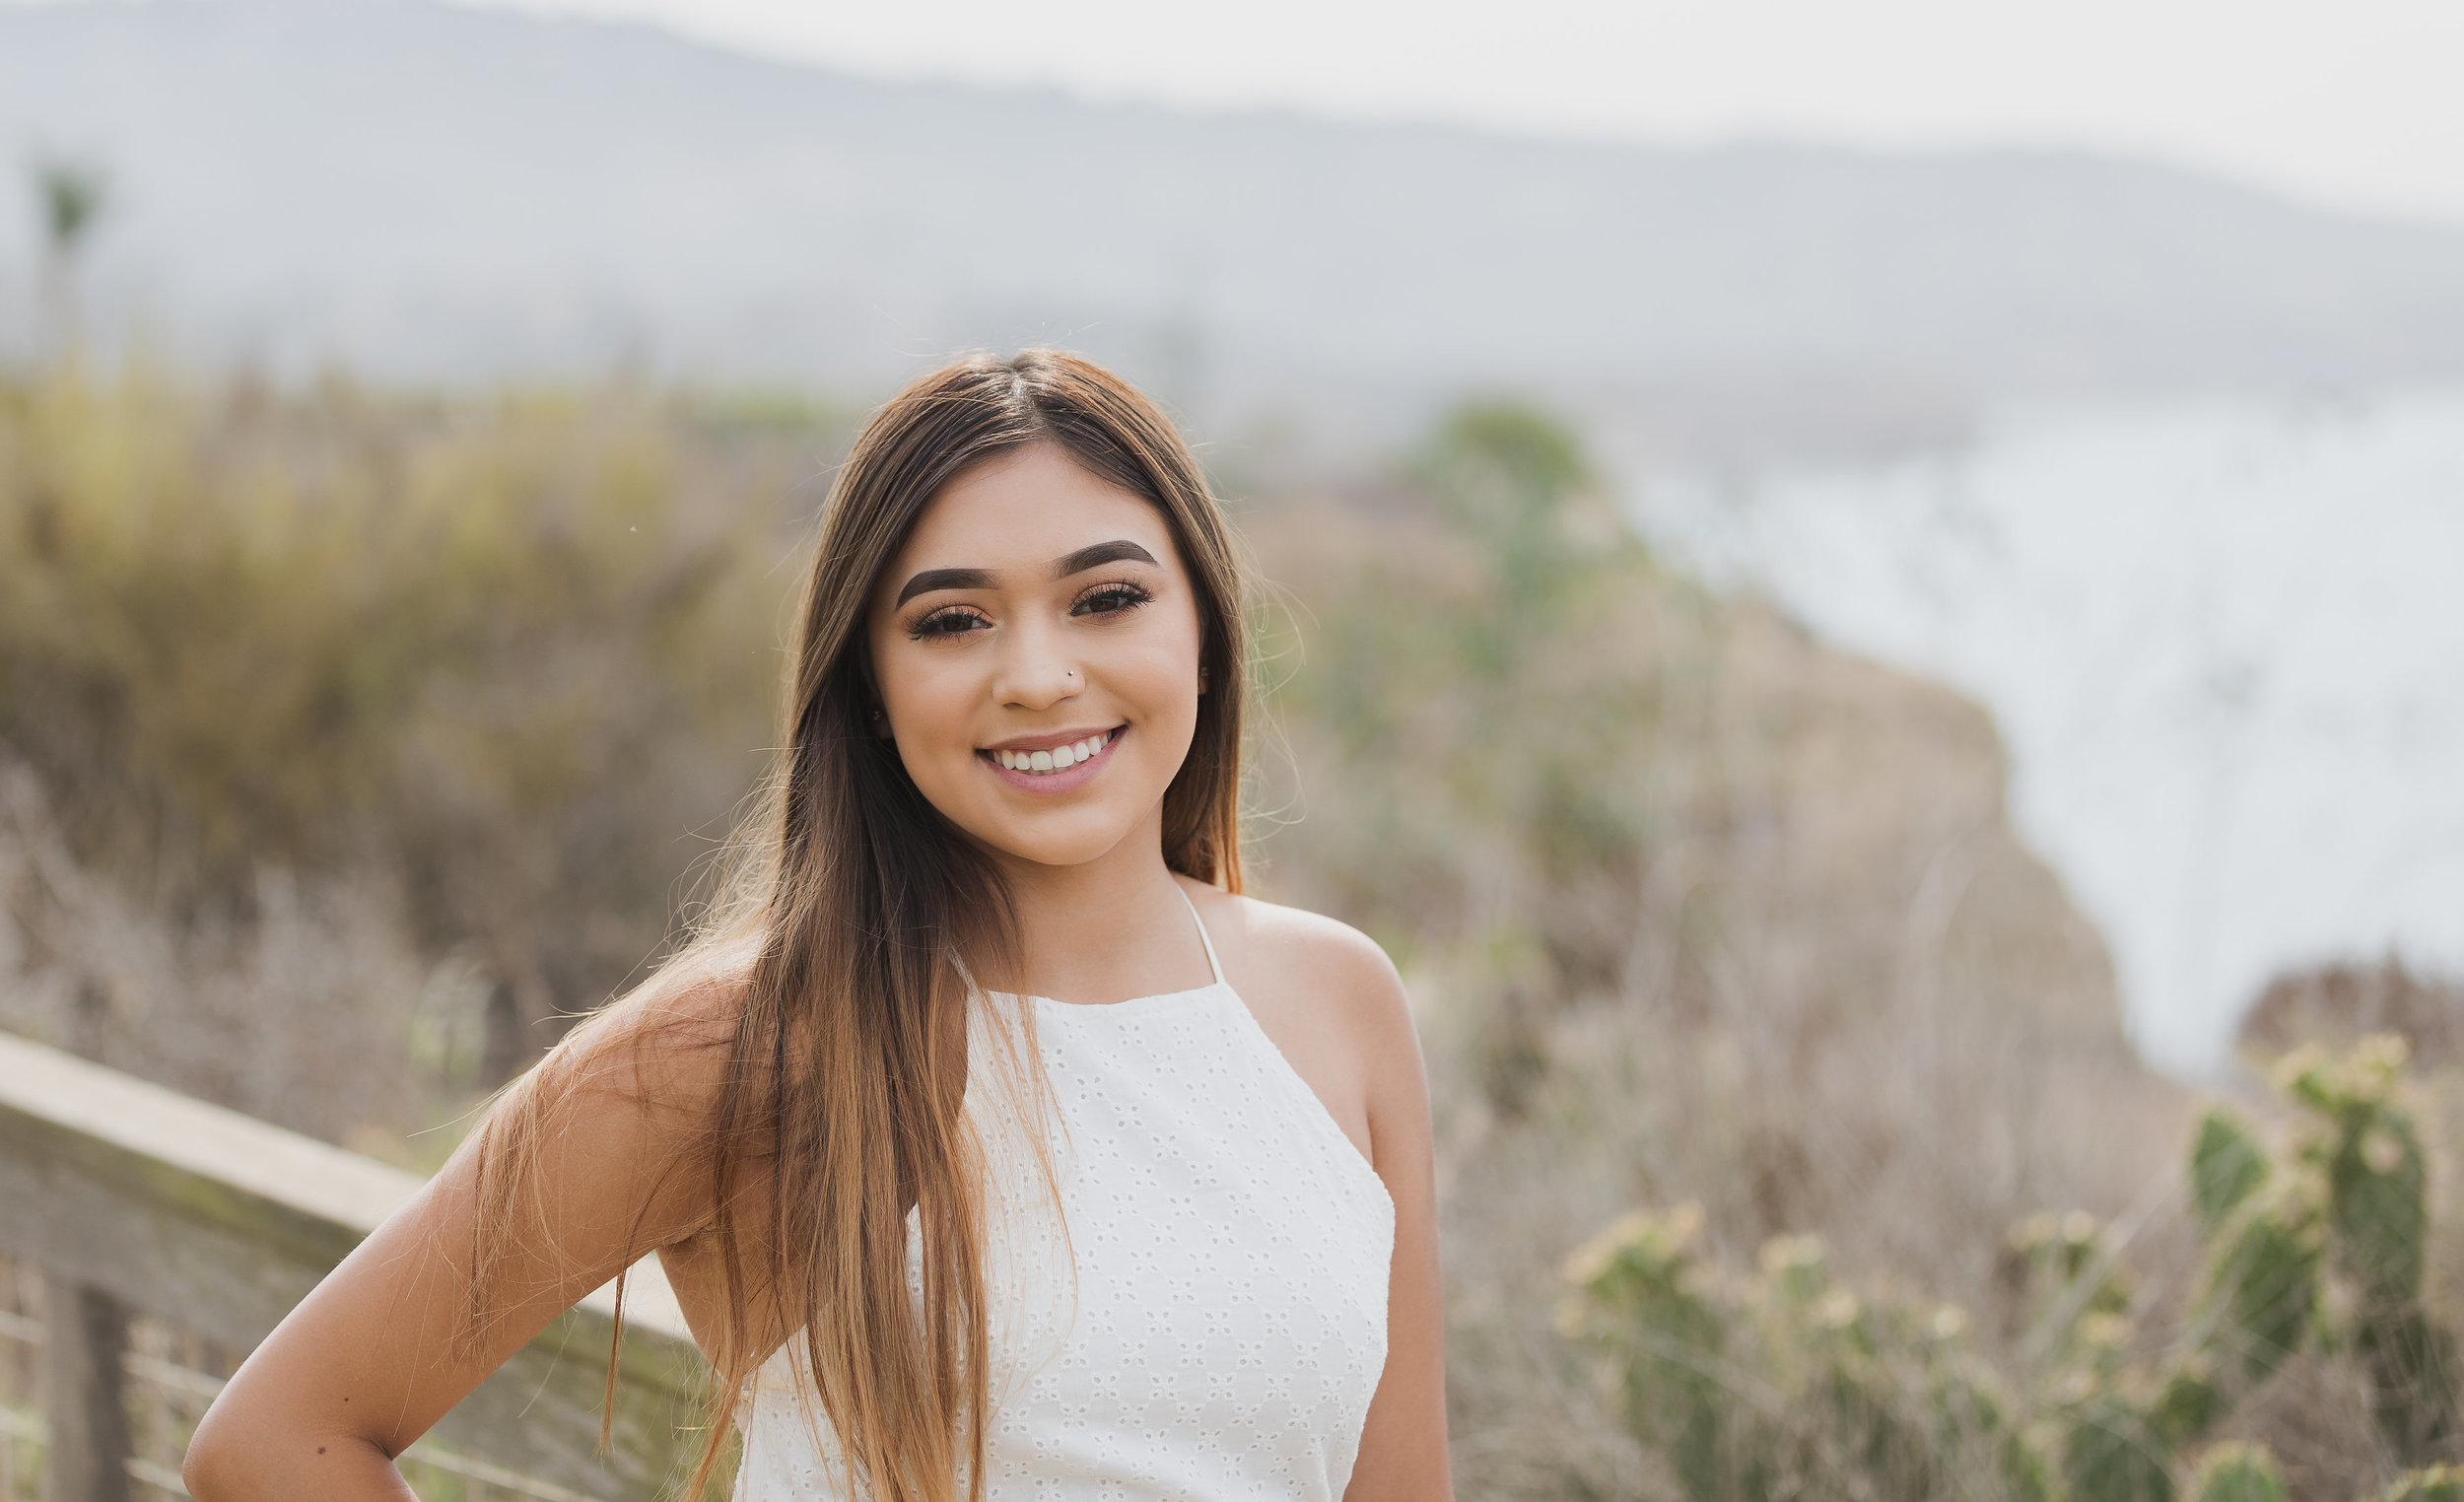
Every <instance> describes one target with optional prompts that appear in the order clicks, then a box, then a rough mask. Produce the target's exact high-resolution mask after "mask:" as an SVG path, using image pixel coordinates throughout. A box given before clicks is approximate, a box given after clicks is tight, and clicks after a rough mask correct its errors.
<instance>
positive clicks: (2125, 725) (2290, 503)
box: [1633, 392, 2464, 1074]
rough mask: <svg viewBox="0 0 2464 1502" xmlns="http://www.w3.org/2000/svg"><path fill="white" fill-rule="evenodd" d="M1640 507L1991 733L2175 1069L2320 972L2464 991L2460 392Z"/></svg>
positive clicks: (1718, 575) (1673, 542) (2040, 442)
mask: <svg viewBox="0 0 2464 1502" xmlns="http://www.w3.org/2000/svg"><path fill="white" fill-rule="evenodd" d="M1633 510H1634V514H1635V516H1636V518H1637V520H1638V522H1639V524H1640V525H1641V526H1642V527H1643V529H1644V531H1645V532H1646V533H1647V534H1648V535H1650V536H1651V537H1652V538H1653V539H1654V540H1655V541H1656V542H1657V543H1658V544H1659V545H1660V546H1661V547H1662V548H1663V550H1664V551H1665V552H1666V553H1667V554H1668V555H1670V556H1672V557H1673V558H1675V559H1677V560H1678V561H1681V562H1686V563H1689V564H1691V565H1692V566H1693V567H1694V568H1696V569H1698V570H1700V571H1701V572H1703V573H1704V574H1706V575H1708V576H1709V577H1711V578H1713V579H1714V580H1720V581H1724V582H1727V583H1731V584H1737V585H1745V586H1748V587H1758V588H1760V589H1763V590H1765V591H1767V592H1768V593H1769V595H1770V596H1771V597H1772V598H1773V599H1774V600H1776V601H1777V602H1778V603H1780V604H1781V605H1783V606H1784V607H1785V608H1787V609H1788V610H1789V611H1790V612H1791V613H1793V614H1795V615H1797V616H1798V617H1799V618H1801V619H1803V620H1804V621H1806V622H1807V623H1808V624H1809V625H1810V626H1811V627H1813V628H1814V630H1815V631H1816V632H1817V633H1819V634H1821V635H1822V636H1824V637H1826V638H1828V639H1829V640H1831V641H1833V642H1836V643H1838V644H1840V645H1842V646H1844V647H1847V648H1849V649H1854V650H1858V651H1862V652H1866V653H1869V654H1871V655H1874V656H1876V657H1879V658H1882V659H1884V660H1887V661H1891V662H1895V663H1899V664H1902V665H1905V666H1907V667H1910V668H1913V669H1916V670H1919V671H1922V672H1926V673H1929V674H1932V675H1935V676H1937V677H1940V678H1942V679H1944V680H1946V681H1948V682H1950V683H1951V684H1953V685H1955V686H1957V687H1958V688H1960V689H1962V690H1964V691H1966V692H1967V693H1969V694H1972V695H1974V696H1975V697H1976V698H1977V699H1978V700H1980V701H1981V702H1983V703H1984V704H1985V705H1986V706H1987V707H1988V708H1989V709H1990V710H1991V711H1992V713H1993V715H1994V717H1995V718H1996V719H1997V721H1998V722H1999V723H2000V725H2001V728H2002V732H2003V735H2004V736H2005V738H2006V739H2007V741H2008V743H2009V745H2010V748H2011V753H2012V761H2013V786H2012V803H2013V812H2014V816H2015V817H2016V819H2017V820H2018V822H2019V828H2020V830H2021V832H2022V834H2023V835H2024V836H2025V837H2026V838H2027V839H2028V840H2029V842H2030V843H2031V844H2032V845H2033V846H2034V848H2035V849H2036V850H2037V851H2039V852H2040V853H2042V854H2043V855H2044V856H2045V857H2046V858H2047V859H2048V860H2049V861H2051V863H2052V864H2053V865H2054V867H2055V868H2056V869H2057V870H2058V871H2060V873H2061V874H2062V876H2063V878H2064V879H2065V881H2066V882H2067V883H2068V885H2069V887H2070V889H2071V892H2072V894H2073V897H2074V899H2075V900H2076V901H2077V902H2078V903H2079V905H2080V906H2081V908H2082V909H2083V910H2084V911H2085V912H2087V914H2088V916H2089V917H2090V918H2091V919H2093V920H2094V921H2095V922H2097V923H2098V924H2099V926H2100V927H2101V928H2102V929H2103V931H2104V933H2105V936H2106V938H2107V939H2108V941H2109V942H2110V944H2111V946H2112V949H2113V955H2114V960H2115V963H2116V965H2117V966H2118V968H2119V972H2120V980H2121V985H2122V991H2123V1001H2124V1005H2125V1007H2126V1009H2127V1011H2128V1013H2129V1016H2130V1020H2131V1026H2132V1031H2133V1035H2134V1036H2135V1037H2136V1038H2137V1040H2138V1041H2139V1044H2140V1046H2141V1048H2142V1050H2143V1051H2144V1052H2145V1053H2146V1054H2147V1055H2148V1056H2149V1058H2151V1059H2153V1060H2154V1061H2156V1062H2157V1063H2158V1064H2160V1065H2163V1066H2166V1067H2168V1068H2172V1069H2175V1070H2177V1071H2181V1072H2184V1073H2194V1074H2195V1073H2198V1072H2202V1071H2204V1070H2206V1069H2209V1068H2211V1067H2213V1066H2214V1065H2215V1064H2216V1063H2217V1062H2218V1061H2219V1060H2221V1059H2222V1058H2224V1053H2225V1050H2226V1048H2227V1046H2228V1043H2229V1039H2230V1034H2231V1028H2232V1025H2233V1023H2234V1021H2235V1019H2236V1018H2237V1016H2238V1014H2239V1012H2240V1010H2241V1009H2242V1008H2243V1007H2244V1006H2246V1005H2247V1004H2248V1002H2249V1001H2250V999H2251V998H2252V997H2253V996H2254V994H2255V993H2256V991H2257V990H2258V988H2259V987H2261V986H2262V985H2264V984H2265V982H2266V980H2267V979H2268V977H2269V976H2271V975H2272V974H2274V973H2276V972H2277V971H2279V970H2281V969H2283V968H2284V967H2287V966H2290V965H2295V964H2300V963H2305V962H2310V961H2315V960H2319V959H2323V958H2328V957H2335V956H2360V957H2374V956H2377V955H2381V954H2384V953H2386V952H2388V951H2390V950H2394V951H2398V952H2401V953H2402V954H2403V955H2405V956H2406V957H2407V958H2408V959H2410V960H2413V961H2415V962H2416V963H2421V964H2427V965H2430V966H2434V967H2439V968H2464V392H2438V393H2428V394H2412V395H2404V396H2390V397H2384V398H2379V399H2374V400H2370V401H2366V402H2338V403H2319V402H2306V403H2295V402H2284V401H2278V402H2261V401H2233V402H2224V401H2210V402H2202V403H2176V404H2167V405H2138V406H2127V407H2100V408H2070V409H2061V410H2048V409H2039V410H2032V411H2014V412H2010V413H2006V414H2004V415H2002V416H2000V417H1998V418H1996V419H1994V420H1992V421H1991V422H1989V423H1988V424H1986V425H1985V428H1984V430H1983V432H1982V433H1981V435H1980V437H1979V438H1978V440H1977V442H1975V443H1974V444H1971V445H1969V446H1968V447H1966V448H1964V449H1962V450H1960V451H1957V452H1951V453H1941V454H1935V455H1930V456H1926V457H1923V458H1919V459H1915V460H1910V461H1905V462H1902V463H1898V464H1896V465H1893V466H1891V467H1888V468H1883V469H1867V470H1862V471H1847V470H1832V471H1799V472H1777V473H1765V474H1761V475H1759V476H1756V477H1754V478H1752V479H1750V480H1738V479H1735V478H1731V479H1727V480H1713V479H1707V478H1703V477H1688V478H1664V479H1660V480H1656V481H1653V482H1651V483H1648V484H1646V485H1644V486H1642V487H1640V488H1639V490H1638V493H1637V494H1636V496H1635V498H1634V501H1633Z"/></svg>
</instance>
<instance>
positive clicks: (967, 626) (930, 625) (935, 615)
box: [908, 610, 992, 641]
mask: <svg viewBox="0 0 2464 1502" xmlns="http://www.w3.org/2000/svg"><path fill="white" fill-rule="evenodd" d="M991 625H992V622H991V621H989V620H986V619H985V618H984V617H983V616H981V615H979V614H977V613H976V612H975V611H972V610H936V611H934V612H932V614H930V615H928V616H925V617H924V619H923V620H921V621H918V622H917V623H916V624H915V625H913V626H911V627H909V628H908V635H910V636H913V637H915V638H916V639H917V640H919V641H922V640H924V638H927V637H956V636H964V635H966V634H967V633H968V632H971V631H982V630H984V629H985V628H986V627H989V626H991Z"/></svg>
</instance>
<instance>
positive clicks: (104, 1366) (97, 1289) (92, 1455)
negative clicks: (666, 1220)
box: [0, 1033, 704, 1502]
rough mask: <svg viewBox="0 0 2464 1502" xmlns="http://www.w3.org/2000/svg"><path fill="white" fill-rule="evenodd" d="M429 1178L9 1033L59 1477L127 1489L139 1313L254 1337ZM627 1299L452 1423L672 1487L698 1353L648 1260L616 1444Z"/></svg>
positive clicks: (636, 1286)
mask: <svg viewBox="0 0 2464 1502" xmlns="http://www.w3.org/2000/svg"><path fill="white" fill-rule="evenodd" d="M420 1183H421V1181H420V1179H419V1178H418V1177H417V1176H416V1175H412V1174H407V1173H404V1172H402V1171H401V1170H400V1169H396V1168H392V1167H388V1166H387V1165H385V1164H382V1163H377V1162H376V1161H374V1160H372V1159H369V1158H364V1157H361V1156H360V1155H359V1154H357V1153H352V1152H346V1151H344V1150H343V1149H341V1148H338V1147H333V1146H330V1145H328V1144H326V1143H323V1142H319V1141H316V1140H314V1139H313V1138H309V1137H305V1136H302V1135H300V1134H299V1133H298V1132H294V1131H286V1130H284V1129H283V1128H282V1127H279V1126H272V1125H269V1124H268V1123H265V1122H260V1121H257V1120H255V1119H254V1118H251V1117H247V1116H242V1115H240V1113H239V1112H236V1111H227V1110H225V1109H223V1108H222V1107H220V1106H213V1105H208V1104H207V1103H205V1102H203V1101H199V1100H193V1099H191V1098H189V1097H187V1096H184V1095H181V1094H179V1093H177V1092H176V1091H172V1090H167V1089H164V1088H163V1087H162V1086H160V1085H154V1084H149V1083H147V1082H146V1081H144V1080H141V1079H136V1078H134V1077H132V1076H130V1075H126V1074H122V1073H120V1072H118V1071H117V1070H114V1069H106V1068H104V1067H103V1066H101V1065H99V1064H94V1063H90V1062H88V1061H86V1060H85V1059H82V1058H76V1057H74V1056H72V1055H68V1054H63V1053H61V1052H60V1051H58V1050H56V1049H50V1048H45V1047H43V1046H42V1045H40V1044H35V1043H30V1042H28V1041H26V1040H24V1039H21V1038H16V1037H12V1036H10V1035H8V1034H5V1033H0V1251H5V1252H7V1253H8V1254H10V1255H11V1256H14V1257H19V1258H23V1259H26V1260H29V1261H32V1262H34V1263H38V1264H39V1265H40V1266H41V1267H42V1269H43V1274H44V1285H45V1288H46V1290H47V1291H46V1295H45V1300H46V1314H45V1325H46V1327H47V1333H46V1340H45V1345H46V1354H45V1367H46V1370H47V1372H48V1373H49V1377H48V1386H47V1392H46V1397H45V1406H46V1410H47V1418H48V1422H49V1427H50V1440H49V1447H50V1451H51V1461H50V1468H51V1472H52V1476H53V1479H54V1483H55V1485H54V1491H53V1495H55V1496H60V1495H66V1496H77V1497H86V1496H92V1497H98V1498H112V1497H117V1496H120V1495H124V1485H125V1483H124V1482H123V1481H119V1480H118V1479H117V1478H118V1477H119V1476H121V1475H122V1474H123V1473H124V1472H123V1469H122V1467H123V1463H124V1461H125V1450H126V1445H127V1437H126V1433H125V1426H124V1425H121V1426H119V1427H118V1429H117V1431H116V1432H114V1426H113V1424H112V1422H111V1414H113V1413H114V1412H116V1411H117V1406H116V1395H117V1386H116V1384H117V1382H118V1381H119V1371H120V1352H119V1351H118V1349H117V1348H116V1346H115V1344H114V1342H116V1341H117V1340H119V1339H120V1338H122V1336H121V1335H120V1334H119V1333H118V1332H119V1331H124V1329H125V1323H126V1321H125V1312H126V1311H129V1310H143V1311H145V1312H147V1313H149V1314H152V1315H155V1316H157V1317H159V1318H162V1319H164V1320H166V1321H169V1322H170V1323H171V1324H174V1325H180V1326H185V1327H187V1328H189V1329H191V1330H194V1331H198V1332H200V1333H202V1334H204V1335H206V1336H208V1337H210V1338H212V1339H215V1340H218V1341H221V1342H222V1343H224V1344H226V1345H231V1346H236V1347H240V1348H248V1347H252V1346H254V1345H255V1344H256V1343H257V1342H258V1341H259V1340H261V1339H263V1338H264V1337H265V1335H266V1334H267V1332H269V1331H272V1330H273V1328H274V1326H275V1325H276V1324H277V1323H279V1322H280V1321H281V1319H282V1317H283V1316H284V1315H286V1314H288V1313H289V1312H290V1311H291V1309H292V1307H293V1306H294V1305H296V1304H297V1303H298V1302H299V1301H300V1300H301V1299H302V1298H303V1297H305V1296H306V1295H307V1293H308V1290H309V1289H311V1288H313V1287H315V1286H316V1283H317V1280H318V1279H320V1278H322V1277H323V1276H324V1275H325V1274H326V1273H327V1272H329V1271H331V1270H332V1269H333V1266H334V1264H335V1263H339V1262H340V1261H341V1260H342V1259H343V1258H344V1257H345V1256H347V1255H348V1254H349V1253H350V1251H351V1249H352V1248H354V1247H356V1246H358V1245H359V1243H360V1241H361V1240H362V1239H363V1238H364V1237H366V1236H367V1235H368V1233H369V1232H370V1231H372V1230H374V1229H375V1228H376V1224H377V1223H378V1222H379V1221H381V1220H383V1219H384V1218H385V1216H386V1215H388V1214H390V1213H391V1212H392V1211H393V1209H394V1208H395V1207H396V1206H398V1205H400V1204H401V1203H402V1202H403V1201H404V1200H406V1199H408V1198H409V1197H410V1196H411V1195H412V1194H414V1193H415V1192H416V1191H417V1190H418V1189H419V1187H420ZM115 1311H116V1313H115ZM614 1313H615V1310H614V1302H613V1299H612V1297H611V1292H610V1290H609V1289H606V1288H602V1289H600V1290H598V1291H597V1292H595V1293H593V1294H591V1295H590V1296H589V1297H588V1298H586V1299H584V1300H583V1301H582V1303H581V1304H579V1305H577V1306H576V1307H575V1308H574V1309H573V1310H571V1311H569V1312H568V1313H566V1314H565V1315H563V1316H561V1317H559V1318H558V1319H557V1320H555V1321H554V1322H552V1323H551V1324H550V1325H549V1326H548V1328H547V1329H546V1330H544V1331H541V1332H540V1333H539V1335H538V1337H537V1338H535V1339H533V1340H532V1341H531V1342H530V1343H529V1344H528V1345H527V1346H525V1347H524V1348H523V1349H522V1350H521V1351H519V1352H518V1353H516V1354H515V1355H514V1357H513V1359H512V1360H511V1361H509V1362H507V1363H506V1364H505V1366H504V1367H503V1368H502V1369H501V1370H499V1371H498V1372H497V1373H496V1375H494V1376H492V1377H490V1378H489V1379H488V1380H487V1381H486V1382H485V1383H482V1384H481V1385H480V1387H479V1388H478V1389H477V1390H476V1391H475V1392H473V1393H472V1394H471V1395H470V1397H468V1398H467V1399H465V1400H463V1401H462V1402H461V1403H460V1404H459V1405H457V1406H456V1407H455V1408H454V1409H453V1411H452V1412H451V1413H449V1414H447V1415H446V1416H445V1419H444V1420H443V1421H441V1422H440V1423H439V1424H438V1425H437V1428H436V1430H435V1433H436V1435H437V1436H438V1438H440V1439H442V1440H443V1441H445V1443H447V1444H449V1445H451V1446H453V1447H454V1448H455V1449H457V1450H459V1451H461V1452H463V1453H464V1454H467V1455H470V1456H473V1457H476V1458H478V1459H480V1460H482V1461H485V1462H486V1463H488V1464H489V1465H491V1466H493V1467H497V1468H503V1469H505V1470H508V1471H512V1472H516V1473H519V1474H521V1475H523V1476H526V1477H531V1478H534V1479H536V1480H539V1481H543V1482H546V1483H548V1484H549V1485H551V1486H554V1487H559V1488H563V1489H565V1490H567V1491H571V1492H576V1493H580V1494H582V1495H584V1496H590V1497H604V1498H608V1499H611V1502H634V1499H648V1498H651V1497H654V1496H657V1495H660V1494H661V1493H662V1492H663V1491H665V1490H666V1489H668V1488H669V1487H670V1486H671V1485H672V1484H673V1483H675V1482H677V1481H678V1480H680V1479H681V1478H682V1477H683V1475H684V1474H685V1473H686V1472H687V1471H689V1469H690V1463H691V1461H692V1460H693V1459H694V1458H696V1457H698V1455H699V1452H700V1435H699V1433H698V1432H697V1431H696V1430H695V1429H694V1428H693V1427H692V1426H693V1425H694V1424H695V1423H696V1422H697V1415H698V1399H697V1395H698V1393H699V1391H700V1387H699V1384H700V1381H701V1375H702V1372H703V1370H704V1368H703V1364H702V1360H701V1357H700V1355H699V1354H698V1352H697V1351H696V1350H695V1348H694V1346H693V1341H692V1337H691V1335H690V1334H689V1333H688V1332H687V1331H686V1329H685V1324H684V1319H683V1316H682V1315H681V1314H680V1313H679V1312H678V1311H677V1308H676V1302H675V1298H674V1296H673V1294H672V1293H670V1292H669V1290H668V1287H667V1282H666V1279H665V1278H664V1277H662V1276H660V1274H659V1269H658V1264H657V1263H656V1262H655V1261H654V1260H650V1259H645V1260H644V1261H643V1262H642V1263H638V1264H637V1265H636V1266H635V1267H634V1269H633V1271H632V1273H631V1275H630V1277H629V1279H628V1281H627V1284H626V1289H625V1328H626V1335H625V1344H624V1353H623V1357H622V1359H621V1361H620V1362H619V1365H618V1372H617V1394H616V1403H615V1426H614V1437H613V1441H612V1443H611V1445H610V1447H609V1450H608V1453H607V1454H606V1455H604V1456H601V1455H600V1454H599V1453H598V1437H599V1412H600V1399H601V1396H602V1394H603V1392H604V1389H605V1382H606V1367H605V1362H606V1352H607V1345H608V1340H609V1337H610V1335H611V1334H612V1332H613V1323H612V1322H613V1318H614ZM62 1331H70V1332H71V1333H72V1338H70V1339H67V1340H63V1339H61V1338H59V1336H60V1334H61V1332H62ZM105 1347H108V1348H105ZM114 1447H117V1453H107V1452H112V1451H113V1449H114ZM114 1486H119V1487H122V1488H123V1490H119V1491H115V1490H113V1487H114Z"/></svg>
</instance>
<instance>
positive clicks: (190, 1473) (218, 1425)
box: [179, 1405, 246, 1502]
mask: <svg viewBox="0 0 2464 1502" xmlns="http://www.w3.org/2000/svg"><path fill="white" fill-rule="evenodd" d="M231 1427H232V1426H231V1422H230V1418H229V1415H227V1414H225V1413H224V1412H223V1411H222V1410H221V1408H220V1406H219V1405H218V1406H216V1407H210V1408H208V1409H206V1410H205V1416H204V1417H203V1418H201V1419H199V1420H198V1421H197V1432H196V1433H194V1434H192V1435H190V1436H189V1438H188V1453H187V1454H186V1455H184V1456H182V1457H181V1458H180V1462H179V1480H180V1484H181V1485H183V1486H185V1487H187V1488H188V1495H189V1496H191V1497H193V1498H195V1499H196V1502H246V1493H245V1492H244V1491H243V1490H242V1489H241V1485H240V1449H241V1447H240V1443H239V1440H238V1437H237V1436H235V1435H233V1434H232V1432H231Z"/></svg>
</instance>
